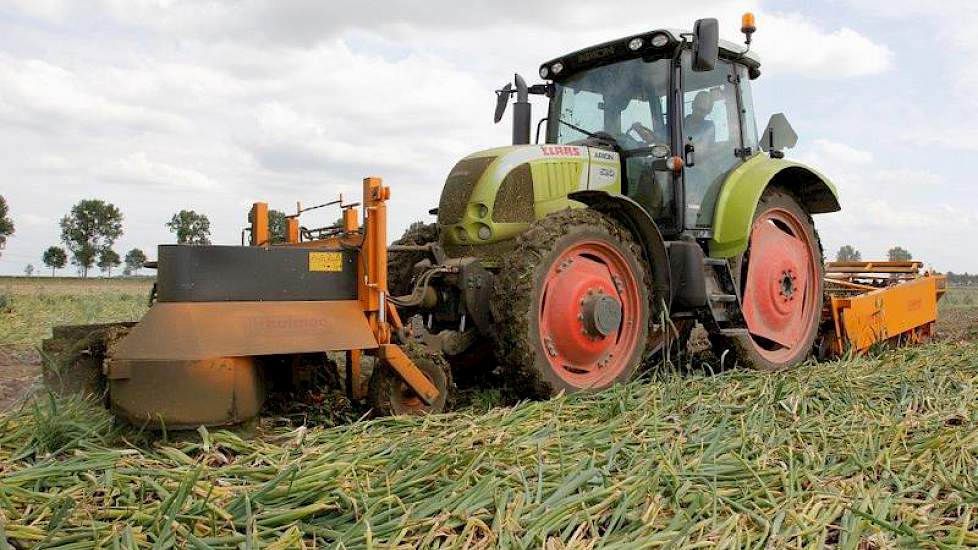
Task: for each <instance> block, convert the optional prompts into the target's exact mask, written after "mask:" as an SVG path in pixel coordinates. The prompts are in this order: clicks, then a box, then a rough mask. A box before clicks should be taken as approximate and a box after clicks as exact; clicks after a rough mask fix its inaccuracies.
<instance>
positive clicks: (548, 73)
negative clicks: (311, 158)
mask: <svg viewBox="0 0 978 550" xmlns="http://www.w3.org/2000/svg"><path fill="white" fill-rule="evenodd" d="M748 16H749V14H748ZM748 16H745V19H744V25H743V28H742V31H743V32H744V33H745V35H746V40H745V45H740V44H734V43H730V42H727V41H722V40H720V39H719V31H718V23H717V20H716V19H701V20H699V21H697V22H696V24H695V27H694V30H693V32H680V31H675V30H666V29H661V30H655V31H651V32H646V33H642V34H637V35H634V36H628V37H626V38H622V39H620V40H614V41H611V42H606V43H603V44H599V45H597V46H592V47H589V48H585V49H582V50H579V51H576V52H572V53H569V54H567V55H563V56H560V57H558V58H556V59H553V60H551V61H548V62H546V63H544V64H543V65H541V66H540V73H539V74H540V77H541V79H543V80H544V82H542V83H539V84H534V85H527V84H526V83H525V81H524V79H522V78H521V77H520V76H519V75H516V76H515V82H513V83H511V84H507V85H506V86H505V87H504V88H503V89H501V90H499V91H497V96H498V104H497V109H496V113H495V114H496V117H495V118H496V121H497V122H498V121H499V120H500V119H501V118H502V115H503V113H504V111H505V110H506V108H507V105H508V103H509V102H510V100H511V97H512V96H514V95H515V99H516V101H515V103H514V106H513V145H511V146H506V147H498V148H495V149H489V150H485V151H479V152H477V153H473V154H471V155H469V156H468V157H466V158H464V159H462V160H461V161H459V162H458V164H456V165H455V167H454V168H453V169H452V171H451V172H450V173H449V175H448V178H447V181H446V182H445V186H444V189H443V190H442V194H441V199H440V202H439V205H438V208H437V210H432V213H433V214H434V213H436V214H437V224H433V225H422V224H415V225H414V226H412V227H411V228H410V229H409V230H408V233H407V234H406V235H405V236H404V238H402V239H401V240H399V241H397V242H396V243H395V245H394V246H393V247H392V249H391V254H390V264H389V273H390V277H389V278H390V286H391V295H392V297H391V300H392V301H393V302H394V303H395V304H396V305H397V306H398V307H399V308H400V311H401V313H402V317H404V318H406V319H407V320H406V322H405V323H404V329H403V334H402V335H401V336H402V337H403V338H406V339H412V338H413V339H416V340H420V341H423V342H425V343H426V344H428V345H429V346H432V347H434V348H436V349H438V350H440V351H442V352H443V353H444V354H445V355H446V356H447V357H448V358H449V360H450V361H451V362H452V363H453V364H454V365H455V366H456V369H463V368H469V369H471V368H479V366H480V365H485V364H491V362H489V361H486V358H487V357H488V356H487V352H488V351H490V350H491V352H493V353H494V355H495V358H496V359H497V360H498V361H499V363H500V364H501V365H502V366H504V367H508V368H509V369H511V370H510V372H512V373H515V374H516V375H518V377H519V382H518V387H522V388H525V389H526V391H527V393H528V394H530V395H533V396H538V397H547V396H551V395H556V394H557V393H559V392H562V391H564V392H575V391H585V390H600V389H602V388H606V387H608V386H611V385H613V384H615V383H617V382H624V381H627V380H628V379H629V378H630V377H631V376H632V375H633V373H634V372H635V371H636V369H637V368H638V367H639V365H640V364H642V362H643V361H644V360H646V359H648V357H649V356H650V355H651V354H653V353H656V352H658V351H660V350H662V349H663V348H664V347H665V346H667V345H669V344H670V342H675V341H677V340H678V341H682V339H683V338H685V337H687V336H688V334H689V331H690V330H691V327H692V326H693V325H694V324H695V323H696V322H699V323H701V324H702V325H703V326H704V327H705V328H706V330H707V332H708V333H709V338H710V341H711V343H712V344H713V346H714V349H715V351H716V352H717V354H718V356H721V357H722V358H723V361H724V363H725V364H727V365H731V364H740V365H743V366H748V367H752V368H758V369H784V368H790V367H792V366H794V365H797V364H798V363H800V362H802V361H803V360H805V359H806V358H807V357H808V356H809V354H810V353H811V352H812V350H813V347H814V342H815V340H816V336H817V333H818V330H819V324H820V319H821V314H822V285H823V281H822V275H823V273H822V270H823V267H822V266H823V261H822V250H821V245H820V242H819V238H818V234H817V233H816V231H815V227H814V224H813V222H812V218H811V215H812V214H819V213H824V212H834V211H837V210H839V209H840V207H839V201H838V197H837V194H836V190H835V188H834V186H833V185H832V183H830V182H829V181H828V180H827V179H826V178H825V177H824V176H822V175H821V174H819V173H818V172H817V171H815V170H813V169H811V168H809V167H807V166H804V165H802V164H799V163H797V162H793V161H789V160H786V159H785V158H784V153H783V149H785V148H790V147H792V146H794V144H795V142H796V141H797V136H796V135H795V133H794V131H793V130H792V129H791V127H790V125H789V124H788V122H787V120H786V119H785V117H784V116H783V115H781V114H777V115H774V116H773V117H771V121H770V123H769V124H768V126H767V127H766V128H765V129H764V130H763V131H761V132H760V135H759V133H758V128H757V125H756V122H755V120H754V106H753V103H752V98H751V88H750V82H751V81H752V80H755V79H756V78H758V77H759V76H760V60H759V58H758V57H757V56H756V55H755V54H754V53H753V52H751V51H750V38H751V33H752V32H753V31H754V27H753V17H752V16H749V17H748ZM532 94H539V95H543V96H546V97H547V98H548V99H549V109H548V112H547V115H546V117H545V118H543V119H542V120H540V122H539V123H538V124H537V125H536V140H535V141H536V144H531V143H530V135H531V122H532V119H531V107H530V103H529V101H528V97H529V95H532ZM544 123H545V124H544ZM541 130H543V131H544V139H543V141H542V142H541V141H540V132H541ZM456 372H457V371H456ZM457 374H461V373H458V372H457ZM395 412H411V411H407V410H405V411H395Z"/></svg>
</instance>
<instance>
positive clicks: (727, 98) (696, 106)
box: [682, 52, 741, 228]
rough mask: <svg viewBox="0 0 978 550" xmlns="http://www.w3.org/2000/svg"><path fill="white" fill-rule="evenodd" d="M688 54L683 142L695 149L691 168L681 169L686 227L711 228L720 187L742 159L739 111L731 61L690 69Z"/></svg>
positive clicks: (685, 58)
mask: <svg viewBox="0 0 978 550" xmlns="http://www.w3.org/2000/svg"><path fill="white" fill-rule="evenodd" d="M691 57H692V56H691V55H690V54H689V52H685V53H684V54H683V59H682V63H683V114H682V115H683V116H682V138H683V146H684V147H687V146H692V148H693V160H694V164H693V166H687V168H686V169H685V170H684V171H683V173H684V176H683V177H684V183H685V190H686V226H687V227H689V228H694V227H709V226H710V225H711V224H712V222H713V210H714V206H715V204H716V198H717V195H718V194H719V192H720V187H721V186H722V185H723V182H724V181H725V180H726V178H727V175H728V174H729V173H730V171H731V170H733V169H734V168H736V167H737V165H738V164H739V163H740V157H738V156H737V150H738V149H740V148H741V138H740V111H739V108H738V105H737V89H736V86H737V84H736V78H735V76H734V72H733V71H734V69H733V66H732V64H731V63H729V62H727V61H724V60H720V61H719V62H717V66H716V68H715V69H714V70H712V71H709V72H701V73H700V72H693V71H692V70H691V68H690V64H691Z"/></svg>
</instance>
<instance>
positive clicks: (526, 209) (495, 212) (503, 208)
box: [492, 164, 533, 223]
mask: <svg viewBox="0 0 978 550" xmlns="http://www.w3.org/2000/svg"><path fill="white" fill-rule="evenodd" d="M492 221H494V222H499V223H521V222H522V223H530V222H532V221H533V175H532V174H531V173H530V165H529V164H521V165H519V166H517V167H516V168H515V169H514V170H513V171H512V172H510V173H509V174H506V177H505V178H504V179H503V182H502V184H500V185H499V192H497V193H496V203H495V204H494V205H493V207H492Z"/></svg>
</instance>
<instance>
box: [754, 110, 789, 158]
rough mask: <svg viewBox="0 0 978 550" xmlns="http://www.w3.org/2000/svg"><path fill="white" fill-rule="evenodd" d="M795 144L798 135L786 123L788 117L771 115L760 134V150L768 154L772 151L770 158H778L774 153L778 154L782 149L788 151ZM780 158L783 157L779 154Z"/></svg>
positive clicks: (782, 114)
mask: <svg viewBox="0 0 978 550" xmlns="http://www.w3.org/2000/svg"><path fill="white" fill-rule="evenodd" d="M796 143H798V134H796V133H795V129H794V128H792V127H791V124H790V123H789V122H788V117H786V116H784V113H775V114H773V115H771V119H770V120H768V122H767V127H766V128H764V133H763V134H761V143H760V145H761V149H762V150H764V151H768V152H772V151H773V152H772V153H771V156H778V155H776V154H775V153H779V154H780V153H781V151H782V150H783V149H790V148H792V147H794V146H795V144H796ZM781 156H784V155H783V154H781Z"/></svg>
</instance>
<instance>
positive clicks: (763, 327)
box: [710, 187, 824, 370]
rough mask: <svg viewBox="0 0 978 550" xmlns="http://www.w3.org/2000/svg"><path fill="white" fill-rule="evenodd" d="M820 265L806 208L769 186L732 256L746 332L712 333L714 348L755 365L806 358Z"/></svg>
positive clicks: (813, 331) (816, 313)
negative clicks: (742, 247)
mask: <svg viewBox="0 0 978 550" xmlns="http://www.w3.org/2000/svg"><path fill="white" fill-rule="evenodd" d="M823 265H824V261H823V256H822V245H821V242H820V241H819V238H818V232H816V231H815V224H814V222H813V221H812V218H811V216H810V215H809V214H808V211H807V210H805V209H804V208H803V207H802V206H801V204H800V203H799V201H798V199H796V198H795V197H794V196H793V195H792V194H791V193H789V192H787V191H786V190H784V189H781V188H778V187H772V188H768V189H767V190H766V191H765V192H764V194H763V195H762V196H761V199H760V201H759V202H758V205H757V209H756V211H755V213H754V221H753V224H752V226H751V235H750V241H749V243H748V247H747V251H746V252H745V253H744V254H743V255H741V256H740V257H738V258H735V259H734V260H732V261H731V271H732V272H733V277H734V280H735V282H736V283H737V284H738V285H739V286H740V290H741V296H742V297H743V299H742V303H743V312H744V318H745V320H746V321H747V334H744V335H740V336H734V337H724V336H721V335H711V338H710V339H711V342H712V343H713V345H714V348H715V349H716V350H717V352H718V353H721V354H722V353H723V352H724V351H725V350H729V352H730V353H731V354H732V357H730V358H729V359H733V360H734V361H735V362H736V363H739V364H741V365H744V366H748V367H751V368H755V369H760V370H779V369H786V368H791V367H794V366H795V365H798V364H799V363H801V362H802V361H804V360H805V359H807V358H808V356H809V355H810V354H811V352H812V350H813V347H814V343H815V338H816V336H817V335H818V328H819V320H820V319H821V315H822V287H823V283H822V276H823V271H824V267H823ZM729 359H728V361H729ZM725 362H726V361H725Z"/></svg>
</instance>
